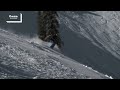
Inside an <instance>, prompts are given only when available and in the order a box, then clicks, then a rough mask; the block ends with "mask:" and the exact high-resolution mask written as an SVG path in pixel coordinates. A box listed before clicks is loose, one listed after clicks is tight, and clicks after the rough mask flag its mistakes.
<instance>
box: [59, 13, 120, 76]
mask: <svg viewBox="0 0 120 90" xmlns="http://www.w3.org/2000/svg"><path fill="white" fill-rule="evenodd" d="M59 16H60V23H61V25H63V26H62V27H64V29H65V28H66V31H62V32H64V33H67V35H68V36H70V37H69V38H70V40H71V39H72V42H73V43H74V44H77V45H73V46H74V49H73V50H71V52H70V50H69V48H71V47H69V48H67V47H68V46H69V45H67V43H69V42H67V41H68V40H69V39H68V38H67V39H64V38H66V37H65V35H64V36H62V37H64V38H63V39H64V40H66V41H65V42H66V47H65V48H67V50H66V51H65V52H67V53H69V54H70V56H72V55H73V54H74V53H75V52H77V53H79V54H80V55H79V54H78V55H77V53H75V54H74V55H73V56H72V57H73V58H75V57H77V58H75V59H76V60H78V61H79V62H82V63H84V64H86V65H89V66H91V67H93V68H94V69H95V70H97V71H99V72H102V73H104V74H108V75H112V76H113V77H114V78H120V70H119V68H120V11H74V12H72V11H66V12H59ZM70 31H71V32H70ZM64 33H62V34H64ZM73 33H74V37H72V38H71V34H73ZM75 35H76V37H75ZM78 48H79V49H78ZM68 50H69V51H68ZM82 54H83V55H82ZM82 56H83V57H82ZM85 56H86V58H85ZM83 58H84V60H83ZM82 60H83V61H82Z"/></svg>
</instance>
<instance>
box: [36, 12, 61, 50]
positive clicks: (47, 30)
mask: <svg viewBox="0 0 120 90" xmlns="http://www.w3.org/2000/svg"><path fill="white" fill-rule="evenodd" d="M57 18H58V14H57V12H56V11H39V12H38V27H39V30H38V36H39V38H40V39H42V40H43V41H44V39H45V37H46V36H48V35H55V34H57V38H56V41H57V43H56V44H57V45H58V47H59V48H61V46H62V41H61V38H60V34H59V31H58V28H59V22H58V20H57Z"/></svg>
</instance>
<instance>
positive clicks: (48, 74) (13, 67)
mask: <svg viewBox="0 0 120 90" xmlns="http://www.w3.org/2000/svg"><path fill="white" fill-rule="evenodd" d="M0 78H1V79H9V78H10V79H11V78H13V79H17V78H19V79H20V78H22V79H25V78H27V79H29V78H32V79H39V78H44V79H49V78H56V79H60V78H66V79H75V78H79V79H94V78H95V79H103V78H107V76H105V75H103V74H101V73H98V72H97V71H94V70H92V69H91V68H88V67H86V66H84V65H82V64H80V63H78V62H76V61H75V60H72V59H70V58H68V57H66V56H64V55H63V54H61V53H59V52H57V51H55V50H51V49H50V48H48V47H47V46H43V45H42V44H39V45H38V44H37V43H30V42H29V40H26V39H25V38H22V37H20V36H17V35H15V34H13V33H10V32H7V31H4V30H0Z"/></svg>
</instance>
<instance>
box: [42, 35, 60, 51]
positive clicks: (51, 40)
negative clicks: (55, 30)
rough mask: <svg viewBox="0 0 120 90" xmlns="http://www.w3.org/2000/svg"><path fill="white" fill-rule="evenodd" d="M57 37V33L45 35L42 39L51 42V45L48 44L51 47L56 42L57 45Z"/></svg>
mask: <svg viewBox="0 0 120 90" xmlns="http://www.w3.org/2000/svg"><path fill="white" fill-rule="evenodd" d="M57 39H58V34H53V35H52V34H50V35H48V36H46V38H45V39H44V40H45V41H50V42H52V45H51V46H50V48H52V49H53V48H54V47H55V45H56V44H57V45H58V42H57Z"/></svg>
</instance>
